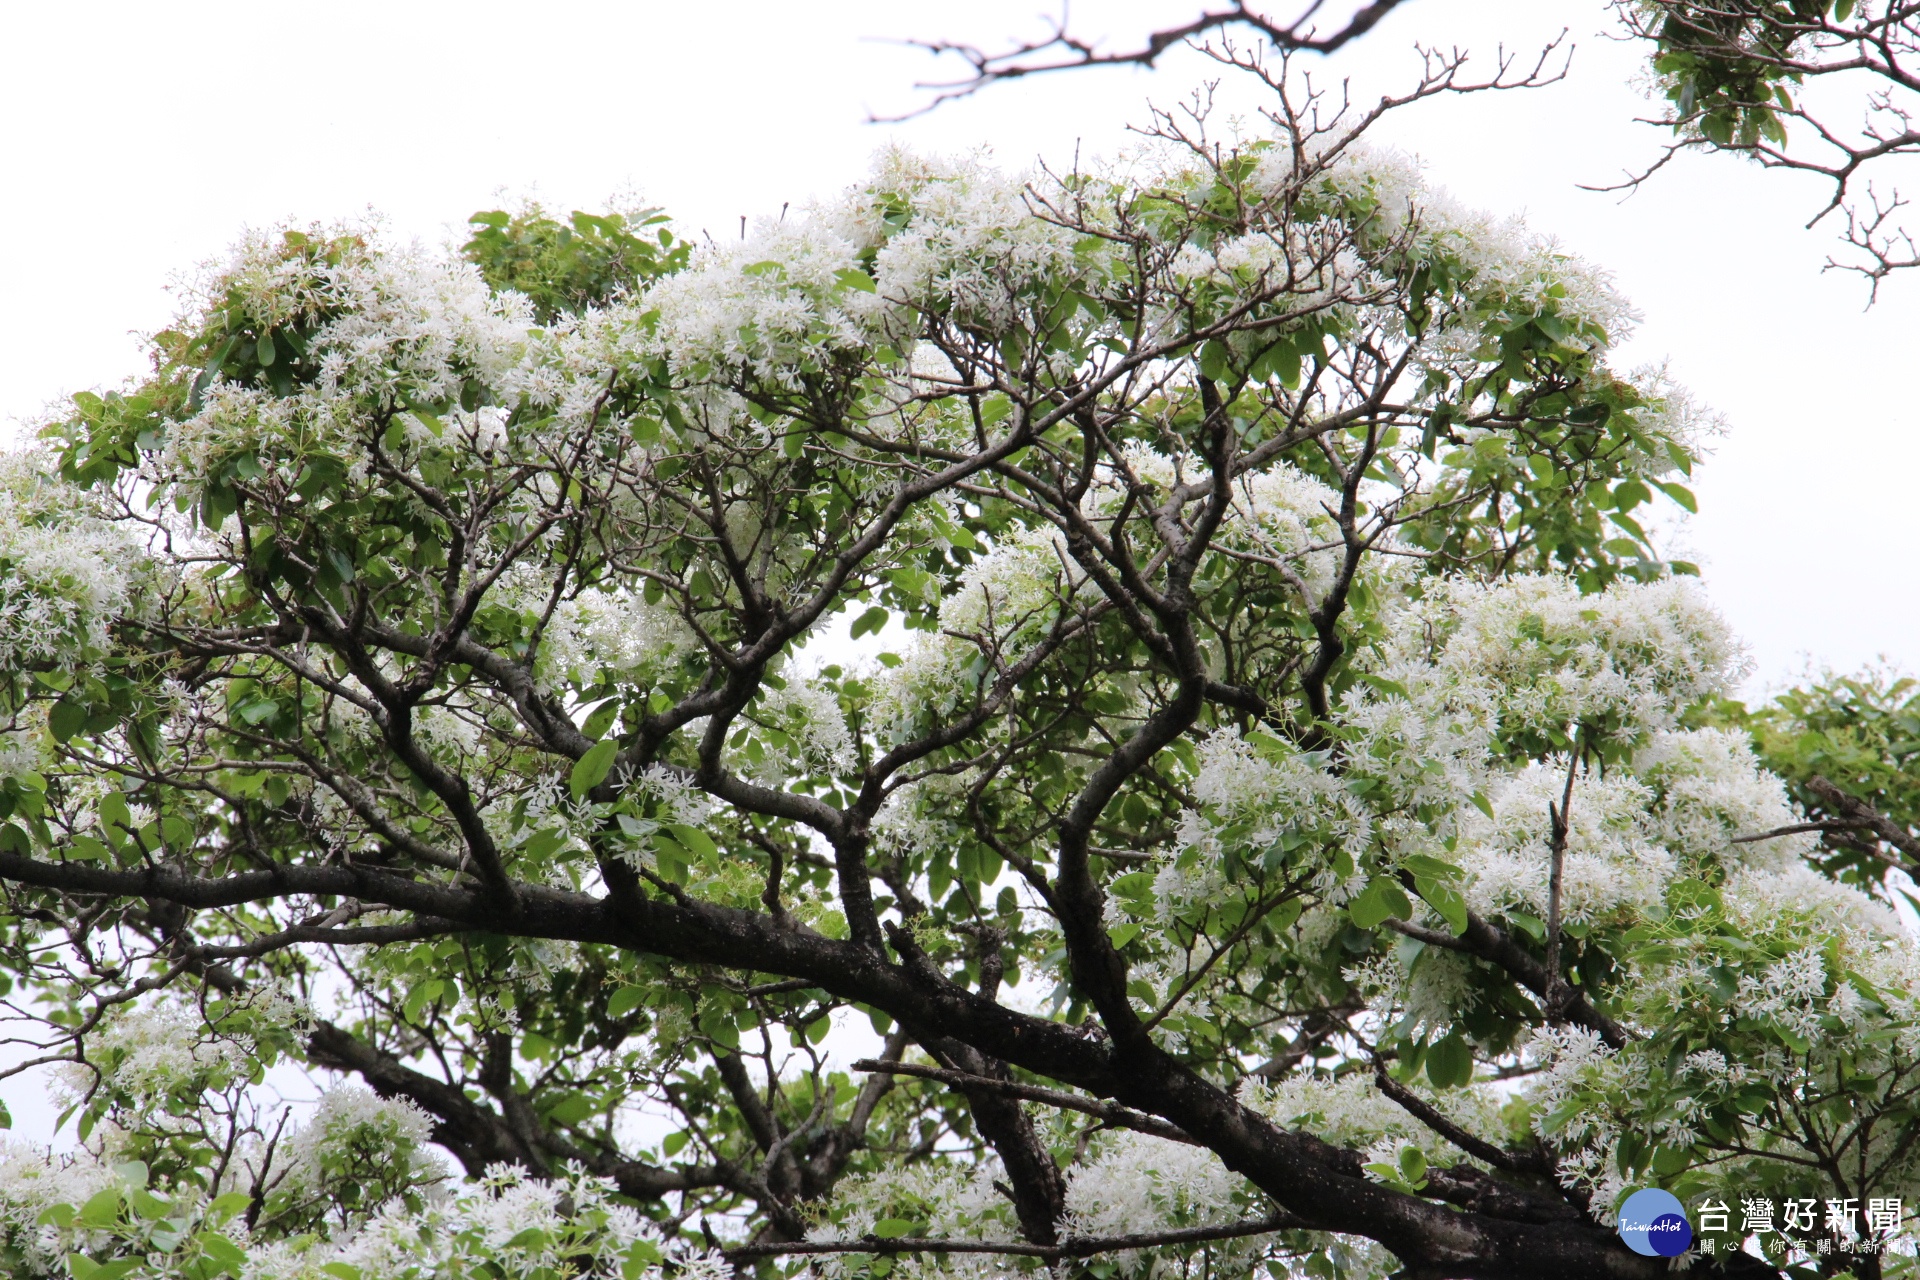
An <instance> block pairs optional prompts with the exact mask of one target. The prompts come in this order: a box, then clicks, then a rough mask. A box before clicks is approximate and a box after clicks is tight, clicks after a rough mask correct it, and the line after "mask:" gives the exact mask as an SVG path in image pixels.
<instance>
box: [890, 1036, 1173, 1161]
mask: <svg viewBox="0 0 1920 1280" xmlns="http://www.w3.org/2000/svg"><path fill="white" fill-rule="evenodd" d="M853 1069H854V1070H855V1071H884V1072H887V1073H889V1074H892V1075H897V1076H914V1077H917V1078H918V1079H921V1080H937V1081H939V1082H940V1083H941V1084H945V1085H951V1086H953V1087H954V1088H956V1089H959V1088H963V1087H964V1088H971V1089H991V1090H994V1091H995V1092H998V1093H1004V1094H1006V1095H1008V1096H1009V1097H1014V1098H1024V1099H1025V1100H1026V1101H1028V1102H1038V1103H1042V1104H1044V1105H1046V1106H1049V1107H1058V1108H1060V1109H1061V1110H1063V1111H1078V1112H1080V1113H1081V1114H1082V1115H1089V1116H1092V1117H1093V1118H1094V1119H1096V1120H1101V1121H1104V1122H1106V1123H1107V1124H1110V1125H1113V1126H1115V1127H1116V1128H1120V1129H1136V1130H1138V1131H1139V1132H1141V1133H1150V1134H1152V1135H1153V1136H1154V1137H1156V1138H1165V1139H1166V1140H1167V1141H1168V1142H1182V1143H1186V1144H1187V1145H1188V1146H1198V1145H1199V1144H1198V1143H1196V1142H1195V1141H1194V1140H1193V1138H1192V1137H1190V1136H1188V1134H1187V1133H1186V1132H1185V1131H1183V1130H1182V1129H1180V1128H1179V1127H1178V1126H1176V1125H1170V1124H1168V1123H1167V1122H1166V1121H1164V1120H1159V1119H1156V1118H1155V1117H1153V1116H1150V1115H1146V1114H1144V1113H1143V1112H1139V1111H1135V1110H1134V1109H1133V1108H1131V1107H1123V1106H1120V1105H1119V1104H1118V1103H1113V1102H1107V1101H1104V1100H1102V1099H1099V1098H1088V1097H1084V1096H1082V1095H1080V1094H1077V1093H1068V1092H1067V1091H1066V1090H1064V1089H1048V1088H1043V1087H1042V1086H1040V1085H1032V1084H1022V1083H1020V1082H1019V1081H1016V1080H992V1079H989V1078H987V1077H985V1076H975V1075H969V1074H968V1073H966V1072H964V1071H951V1070H948V1069H947V1068H945V1067H923V1066H919V1065H918V1064H915V1063H910V1062H892V1063H888V1062H875V1061H874V1060H873V1059H871V1058H862V1059H860V1060H859V1061H858V1062H855V1063H854V1064H853Z"/></svg>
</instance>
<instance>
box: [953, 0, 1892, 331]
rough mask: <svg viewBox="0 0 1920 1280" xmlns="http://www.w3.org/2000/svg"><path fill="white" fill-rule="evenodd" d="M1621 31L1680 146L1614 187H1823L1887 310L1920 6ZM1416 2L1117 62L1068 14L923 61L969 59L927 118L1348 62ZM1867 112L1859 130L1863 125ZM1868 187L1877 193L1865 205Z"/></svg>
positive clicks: (1782, 0) (1742, 17)
mask: <svg viewBox="0 0 1920 1280" xmlns="http://www.w3.org/2000/svg"><path fill="white" fill-rule="evenodd" d="M1611 2H1612V8H1613V9H1614V11H1615V13H1616V14H1617V16H1618V19H1619V29H1620V30H1621V32H1622V33H1623V34H1624V35H1625V36H1626V37H1628V38H1630V39H1634V40H1638V41H1641V42H1643V43H1644V44H1646V45H1647V46H1648V47H1649V63H1650V67H1651V70H1652V72H1653V81H1654V85H1655V91H1656V92H1657V93H1658V94H1659V95H1660V97H1662V98H1663V99H1664V100H1665V102H1666V104H1667V107H1666V110H1665V111H1664V112H1663V113H1662V114H1661V115H1660V116H1658V117H1656V118H1653V119H1649V120H1647V121H1646V123H1648V124H1653V125H1657V126H1659V127H1660V128H1662V129H1665V130H1667V131H1669V132H1671V133H1672V134H1673V135H1674V140H1673V141H1672V142H1670V143H1668V144H1667V145H1666V146H1665V148H1664V150H1663V152H1662V154H1661V155H1660V157H1659V159H1657V160H1656V161H1654V162H1653V163H1652V164H1651V165H1649V166H1648V167H1647V168H1645V169H1643V170H1640V171H1639V172H1637V173H1630V174H1628V175H1627V176H1626V177H1625V178H1624V179H1623V180H1622V181H1621V182H1619V183H1616V184H1614V185H1612V186H1595V187H1593V188H1591V189H1592V190H1596V191H1631V190H1633V189H1635V188H1637V187H1638V186H1639V185H1640V184H1641V183H1643V182H1645V181H1647V180H1648V179H1649V178H1651V177H1652V176H1653V175H1654V174H1656V173H1658V172H1659V171H1660V170H1661V169H1663V168H1665V167H1666V165H1667V164H1668V163H1669V162H1670V161H1671V160H1672V159H1673V158H1674V157H1675V156H1677V155H1680V154H1681V153H1683V152H1687V151H1698V150H1705V151H1713V152H1725V153H1728V154H1732V155H1739V156H1744V157H1746V158H1747V159H1750V160H1753V161H1755V162H1757V163H1758V164H1760V165H1763V166H1765V167H1766V168H1769V169H1778V170H1784V171H1788V172H1796V173H1805V174H1810V175H1815V176H1817V177H1819V178H1822V179H1824V180H1825V181H1826V182H1827V183H1828V184H1830V190H1831V193H1832V194H1831V197H1830V198H1829V199H1828V201H1827V203H1826V204H1825V205H1823V206H1821V207H1820V208H1819V209H1818V210H1817V211H1816V212H1815V213H1814V216H1813V218H1812V220H1811V221H1810V222H1809V223H1808V224H1807V225H1808V226H1809V227H1812V226H1817V225H1818V224H1819V223H1821V222H1824V221H1825V220H1826V219H1827V218H1828V217H1829V216H1831V215H1833V214H1836V213H1837V214H1839V215H1840V216H1841V218H1843V219H1844V222H1845V225H1844V227H1843V229H1842V230H1841V233H1840V234H1841V239H1842V240H1843V241H1844V242H1845V243H1846V244H1847V245H1848V246H1849V247H1850V248H1852V249H1853V250H1854V253H1853V254H1852V255H1851V256H1850V257H1848V258H1845V259H1829V260H1828V268H1829V269H1830V270H1842V271H1852V272H1857V273H1859V274H1860V275H1862V276H1864V277H1865V278H1866V279H1867V281H1868V283H1869V284H1870V285H1871V288H1872V294H1871V297H1872V298H1875V299H1877V298H1878V297H1879V293H1880V284H1881V282H1882V281H1883V280H1885V279H1886V278H1887V277H1888V276H1890V275H1892V274H1893V273H1894V272H1896V271H1901V270H1904V269H1906V268H1908V267H1913V266H1920V249H1916V247H1915V244H1914V240H1913V234H1912V232H1911V231H1910V230H1909V229H1908V228H1907V226H1906V224H1905V222H1904V221H1903V220H1902V216H1901V214H1900V210H1901V209H1903V208H1905V207H1906V206H1907V204H1908V201H1907V199H1906V198H1905V197H1903V196H1902V195H1901V194H1900V192H1899V190H1898V188H1897V187H1894V186H1892V185H1891V184H1888V185H1885V186H1883V187H1875V186H1874V184H1873V181H1872V178H1873V175H1875V174H1876V173H1888V172H1891V171H1892V170H1893V169H1894V167H1895V164H1896V163H1897V162H1898V161H1899V160H1901V159H1902V158H1907V157H1912V156H1914V155H1916V154H1920V129H1916V128H1915V127H1914V114H1915V111H1916V109H1917V108H1920V66H1916V65H1915V62H1916V59H1920V4H1915V3H1913V2H1912V0H1708V2H1707V3H1697V2H1696V0H1611ZM1401 3H1402V0H1377V2H1376V3H1371V4H1363V5H1360V6H1358V7H1357V8H1355V9H1353V10H1352V11H1351V12H1350V13H1348V15H1347V17H1346V19H1345V21H1343V22H1330V21H1328V19H1329V17H1330V15H1326V14H1323V13H1322V12H1321V11H1322V9H1323V8H1324V7H1325V6H1324V4H1323V3H1322V2H1321V0H1315V2H1314V3H1309V4H1306V5H1305V6H1303V7H1299V8H1285V9H1283V10H1282V12H1288V13H1291V14H1292V16H1291V17H1281V16H1278V15H1277V14H1276V13H1274V12H1273V11H1271V10H1269V9H1268V8H1266V7H1255V6H1252V5H1249V4H1246V3H1244V2H1243V0H1231V2H1230V3H1228V4H1226V5H1224V6H1222V7H1220V8H1218V9H1206V8H1203V9H1201V10H1200V11H1199V12H1197V13H1195V12H1192V11H1190V10H1188V9H1186V8H1185V7H1183V6H1175V7H1174V11H1173V13H1172V14H1171V15H1170V20H1169V21H1168V22H1167V23H1166V24H1165V25H1161V26H1156V27H1155V28H1154V29H1153V30H1151V31H1148V32H1146V33H1145V34H1143V35H1142V36H1141V37H1140V38H1139V39H1137V40H1134V41H1131V42H1123V43H1122V45H1121V46H1120V47H1117V48H1104V47H1102V44H1101V42H1099V41H1097V40H1095V39H1093V38H1091V37H1090V36H1088V35H1087V34H1086V33H1085V32H1075V31H1073V30H1070V29H1069V27H1068V25H1067V22H1066V18H1065V16H1064V11H1063V16H1062V17H1061V19H1060V20H1059V21H1057V22H1056V23H1054V24H1053V26H1052V27H1051V29H1050V30H1049V32H1048V35H1047V37H1046V38H1045V39H1043V40H1035V41H1027V42H1023V43H1019V44H1015V45H1013V46H1011V47H1008V48H1004V49H993V50H989V49H983V48H981V47H979V46H978V45H973V44H967V43H963V42H959V41H953V40H925V41H919V42H917V43H918V44H919V45H920V47H922V48H924V49H926V50H928V51H929V52H930V53H933V54H934V55H936V56H943V57H947V58H949V59H958V60H959V61H960V62H961V63H963V64H964V66H965V68H966V70H965V72H964V73H963V74H962V75H961V76H960V77H959V78H957V79H953V80H945V81H934V82H931V83H928V84H923V85H922V86H921V88H922V89H925V90H927V91H929V92H930V93H931V94H932V95H933V96H932V97H931V98H930V99H929V101H928V102H927V104H926V105H925V106H923V107H921V108H920V110H922V111H926V110H931V109H933V108H935V107H938V106H940V105H941V104H943V103H945V102H948V101H951V100H953V99H955V98H962V97H968V96H970V95H972V94H974V93H978V92H979V91H980V90H981V89H984V88H986V87H987V86H988V85H992V84H997V83H999V82H1001V81H1006V80H1019V79H1024V78H1026V77H1028V76H1035V75H1049V74H1053V73H1057V72H1063V71H1084V70H1087V69H1090V68H1095V67H1111V66H1146V67H1151V66H1154V65H1156V64H1157V63H1158V62H1159V61H1160V60H1161V58H1163V57H1165V56H1166V54H1167V53H1168V52H1169V51H1171V50H1174V49H1179V48H1182V47H1188V48H1195V49H1198V50H1200V51H1201V52H1203V53H1204V52H1208V51H1209V49H1210V48H1212V47H1214V45H1213V43H1212V42H1229V47H1230V42H1231V41H1232V40H1233V39H1235V38H1236V37H1237V38H1239V39H1241V40H1250V41H1251V42H1252V46H1253V47H1255V48H1260V49H1270V50H1273V51H1275V52H1278V53H1282V54H1288V53H1302V52H1304V53H1320V54H1330V53H1333V52H1335V51H1337V50H1339V49H1341V48H1343V47H1344V46H1346V45H1347V44H1348V43H1350V42H1351V41H1353V40H1356V39H1358V38H1360V37H1361V36H1364V35H1366V34H1367V33H1368V32H1370V31H1372V30H1373V29H1374V27H1375V26H1377V25H1378V24H1379V22H1380V20H1381V19H1383V18H1385V17H1386V16H1387V15H1388V14H1389V13H1391V12H1392V11H1393V10H1395V9H1397V8H1399V7H1400V4H1401ZM1856 111H1857V112H1858V113H1859V117H1860V118H1859V121H1858V123H1857V124H1856V123H1855V122H1854V121H1853V119H1852V116H1853V114H1854V113H1855V112H1856ZM1863 186H1864V188H1865V190H1864V191H1862V189H1861V188H1862V187H1863Z"/></svg>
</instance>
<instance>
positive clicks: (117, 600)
mask: <svg viewBox="0 0 1920 1280" xmlns="http://www.w3.org/2000/svg"><path fill="white" fill-rule="evenodd" d="M141 559H142V557H141V556H140V555H139V551H138V548H137V547H135V546H133V545H132V544H131V543H130V542H129V540H128V538H127V536H126V534H125V533H124V532H123V531H122V530H120V529H118V528H114V527H113V526H111V525H109V524H108V523H107V522H106V521H105V520H104V519H102V518H100V517H99V516H98V515H96V513H95V504H94V502H93V501H92V500H91V498H90V497H89V496H88V495H87V494H85V493H83V492H81V491H79V490H77V489H75V488H74V487H73V486H71V485H68V484H65V483H64V482H62V481H61V480H60V479H59V478H58V475H57V473H56V472H55V469H54V464H53V460H52V459H51V458H50V457H48V456H46V455H45V454H43V453H40V452H37V451H27V452H16V453H0V675H6V674H9V673H13V672H19V671H22V670H27V669H32V668H40V669H46V670H59V671H68V672H71V671H73V670H75V669H76V668H80V669H84V668H85V667H87V666H88V665H90V663H91V662H92V660H93V659H94V658H95V657H97V656H98V655H99V654H100V653H101V652H102V651H103V650H104V649H105V648H106V646H107V628H108V626H109V624H110V623H111V622H112V621H113V620H114V619H115V618H116V617H118V616H120V615H122V614H123V613H124V612H125V610H126V609H127V608H128V606H129V604H130V603H131V602H132V594H133V586H134V583H135V581H136V576H135V575H136V570H137V567H138V566H139V564H140V562H141ZM7 754H8V755H9V756H11V754H12V752H11V751H9V752H8V753H7Z"/></svg>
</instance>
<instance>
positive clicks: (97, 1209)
mask: <svg viewBox="0 0 1920 1280" xmlns="http://www.w3.org/2000/svg"><path fill="white" fill-rule="evenodd" d="M119 1221H120V1188H118V1187H108V1188H106V1189H105V1190H103V1191H96V1192H94V1193H93V1196H92V1198H91V1199H89V1200H88V1201H87V1202H86V1203H85V1204H83V1205H81V1206H80V1218H79V1222H80V1225H81V1226H83V1227H93V1228H95V1229H96V1230H101V1229H105V1228H107V1227H111V1226H113V1225H114V1224H115V1223H117V1222H119Z"/></svg>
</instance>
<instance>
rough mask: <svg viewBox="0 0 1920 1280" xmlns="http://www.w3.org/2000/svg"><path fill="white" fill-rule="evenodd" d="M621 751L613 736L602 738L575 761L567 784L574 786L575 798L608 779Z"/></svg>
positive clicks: (580, 796)
mask: <svg viewBox="0 0 1920 1280" xmlns="http://www.w3.org/2000/svg"><path fill="white" fill-rule="evenodd" d="M619 751H620V744H619V743H617V742H615V741H614V740H613V739H612V738H602V739H601V740H600V741H598V742H596V743H594V744H593V746H592V747H591V748H589V749H588V751H587V754H585V755H583V756H581V757H580V758H579V759H578V760H576V761H574V762H573V772H572V773H571V774H569V775H568V778H567V785H568V786H569V787H571V788H572V790H573V798H574V799H575V800H578V799H580V798H582V797H583V796H585V795H586V794H587V792H589V791H591V790H593V789H594V788H595V787H597V786H599V785H600V784H601V783H602V782H603V781H605V780H606V776H607V774H608V772H609V771H610V770H611V769H612V768H613V758H614V756H616V755H617V754H619Z"/></svg>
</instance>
